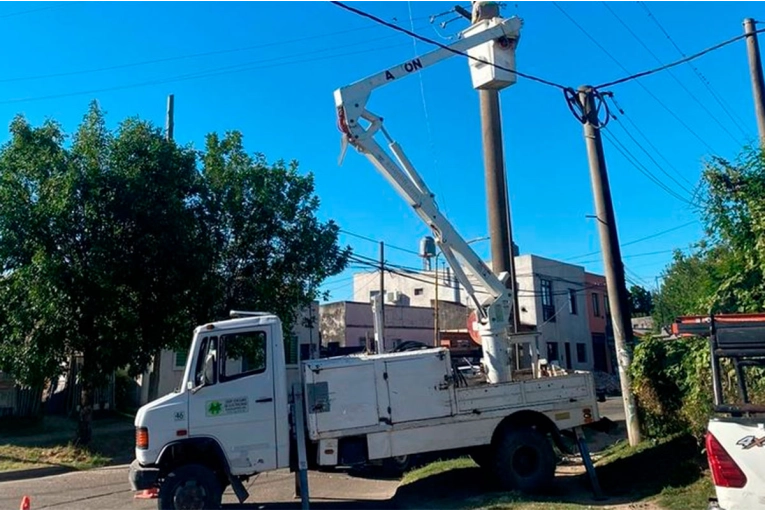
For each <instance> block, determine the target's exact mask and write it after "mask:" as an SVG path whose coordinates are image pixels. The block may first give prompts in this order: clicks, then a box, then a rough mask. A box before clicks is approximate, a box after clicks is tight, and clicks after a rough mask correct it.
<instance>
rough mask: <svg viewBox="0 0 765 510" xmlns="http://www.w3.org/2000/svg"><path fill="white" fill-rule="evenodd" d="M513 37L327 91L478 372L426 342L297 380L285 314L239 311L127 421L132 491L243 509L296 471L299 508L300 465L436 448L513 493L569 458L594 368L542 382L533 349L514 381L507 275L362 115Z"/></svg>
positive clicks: (485, 26) (491, 35) (592, 407)
mask: <svg viewBox="0 0 765 510" xmlns="http://www.w3.org/2000/svg"><path fill="white" fill-rule="evenodd" d="M519 30H520V21H519V20H518V19H517V18H511V19H501V18H494V19H491V20H488V21H483V22H480V23H477V24H475V25H473V26H472V27H471V28H469V29H468V30H467V31H466V32H465V33H463V34H462V35H463V37H462V38H461V39H460V40H459V41H457V42H455V43H454V44H452V45H450V46H449V47H448V48H441V49H438V50H436V51H434V52H431V53H428V54H425V55H423V56H421V57H420V58H416V59H414V60H411V61H407V62H405V63H403V64H401V65H397V66H394V67H391V68H389V69H387V70H385V71H383V72H382V73H379V74H377V75H375V76H372V77H371V78H368V79H365V80H362V81H360V82H357V83H355V84H352V85H350V86H348V87H344V88H341V89H339V90H337V91H336V92H335V101H336V106H337V113H338V117H339V127H340V129H341V131H342V133H343V142H344V147H347V146H348V145H351V146H353V147H354V148H356V149H357V150H358V151H359V152H361V153H363V154H364V155H365V156H367V157H368V158H369V159H370V160H371V161H372V163H373V164H374V166H375V167H376V168H377V169H378V170H379V171H380V172H381V173H382V174H383V176H385V177H386V178H387V179H388V180H389V181H390V182H391V184H392V185H393V187H394V188H395V189H396V190H397V191H398V192H399V193H400V194H401V196H402V197H403V198H404V199H405V200H406V201H407V202H408V203H409V204H410V205H411V206H412V207H413V208H414V210H415V212H416V213H417V214H418V215H419V216H420V217H421V218H422V219H423V220H424V221H425V222H426V223H427V225H428V226H429V227H431V228H432V230H433V232H434V236H435V238H436V241H437V243H438V244H439V246H440V248H441V250H442V252H443V254H444V256H445V257H446V259H447V260H448V262H449V264H450V265H451V267H452V269H453V271H454V272H455V274H456V275H457V277H458V279H459V281H460V283H461V284H462V285H463V286H464V287H465V288H466V290H467V292H468V293H469V295H470V296H471V298H472V300H473V301H474V303H475V307H476V309H477V315H478V322H479V324H478V329H479V332H480V335H481V342H482V348H483V372H484V374H483V376H482V377H479V378H477V379H475V378H474V379H472V380H469V379H467V378H466V377H464V376H462V375H460V373H459V371H457V370H454V368H453V367H452V362H451V359H450V353H449V350H448V349H445V348H440V347H435V348H432V349H425V350H418V351H412V352H402V353H389V354H385V353H378V354H362V355H353V356H340V357H333V358H325V359H307V360H301V361H299V363H298V367H297V368H298V373H299V377H298V378H297V379H296V382H294V383H292V384H291V383H290V382H289V380H290V378H289V377H288V371H289V367H288V366H287V365H286V364H285V348H284V337H283V332H282V322H281V320H280V319H279V318H278V317H276V316H274V315H272V314H268V313H247V312H232V318H231V319H228V320H222V321H219V322H212V323H209V324H205V325H202V326H199V327H197V328H196V329H195V330H194V334H193V339H192V343H191V349H190V351H189V355H188V362H187V365H186V369H185V372H184V376H183V381H182V384H181V387H180V389H179V390H178V391H177V392H175V393H172V394H170V395H166V396H164V397H162V398H160V399H158V400H156V401H154V402H151V403H149V404H147V405H145V406H143V407H142V408H141V409H140V410H139V412H138V414H137V415H136V419H135V426H136V449H135V455H136V459H135V460H134V462H133V464H132V465H131V470H130V482H131V486H132V488H133V489H134V490H151V489H157V488H158V489H159V490H158V504H159V508H160V509H167V508H173V509H180V508H215V507H217V506H219V505H220V503H221V497H222V492H223V490H224V489H225V488H226V487H227V486H231V488H232V489H233V491H234V492H235V494H236V495H237V497H238V499H239V500H240V501H242V502H243V501H244V500H246V499H247V498H248V493H247V490H246V489H245V488H244V486H243V484H242V481H243V480H247V479H248V478H250V477H252V476H255V475H257V474H259V473H263V472H267V471H272V470H276V469H282V468H289V469H291V470H293V471H297V472H298V473H299V475H300V478H299V480H300V484H299V485H300V487H301V493H302V496H303V498H304V505H307V501H308V498H307V476H306V469H308V468H312V467H321V466H338V465H341V466H348V465H355V464H364V463H368V462H370V461H377V460H382V459H392V458H401V457H403V456H408V455H414V454H420V453H425V452H440V451H464V452H466V453H469V454H471V455H472V456H473V458H474V459H475V460H476V462H478V463H479V464H480V465H481V466H482V467H484V468H486V470H487V472H489V473H491V474H492V476H493V477H494V478H495V479H496V480H497V482H498V483H499V484H500V486H501V487H504V488H507V489H520V490H540V489H544V488H546V487H547V486H548V485H549V484H550V482H551V481H552V479H553V477H554V472H555V464H556V457H555V454H554V450H553V443H554V444H556V445H557V446H558V447H559V448H560V449H561V450H563V451H567V450H568V448H567V445H566V443H565V442H564V441H563V440H562V435H563V434H566V433H567V432H570V431H572V430H574V429H575V428H576V427H581V426H583V425H586V424H589V423H593V422H595V421H597V420H598V407H597V402H596V395H595V385H594V380H593V377H592V374H591V373H587V372H582V373H573V374H567V375H563V376H557V377H544V376H542V374H541V372H540V371H539V370H538V369H537V366H536V360H537V359H538V357H536V356H535V357H534V364H533V376H532V377H531V378H526V379H525V380H520V378H515V379H514V375H513V370H512V365H513V363H512V361H513V360H512V359H511V356H512V353H513V351H514V349H513V347H514V345H515V344H525V345H529V346H530V348H531V351H532V352H534V353H537V349H536V342H537V336H536V334H533V333H531V334H530V333H526V334H512V333H511V332H510V324H511V322H510V319H511V316H510V311H511V306H510V302H511V301H510V296H509V291H508V290H507V288H506V286H505V279H506V278H507V275H506V274H502V275H500V276H499V277H497V276H495V275H494V274H493V273H492V272H491V271H490V270H489V268H488V267H487V266H486V265H485V264H484V262H483V261H482V260H481V259H480V258H479V257H478V255H476V254H475V253H474V252H473V251H472V249H471V248H470V246H469V245H468V244H467V243H466V242H465V240H464V239H463V238H462V237H460V236H459V234H458V233H457V232H456V230H455V229H454V227H453V226H452V225H451V224H450V223H449V222H448V220H447V219H446V218H444V216H443V215H441V213H440V212H439V211H438V209H437V206H436V203H435V200H434V198H433V195H432V194H431V193H430V191H428V189H427V187H426V186H425V183H424V182H423V180H422V179H421V178H420V176H419V175H418V174H417V172H416V171H415V170H414V168H413V167H412V165H411V164H410V163H409V161H408V159H407V158H406V156H404V154H403V152H402V151H401V149H400V147H399V146H398V145H397V144H396V143H395V142H392V141H390V139H389V147H390V150H391V152H392V153H393V154H394V155H395V158H396V160H397V161H398V163H396V162H394V160H393V159H392V158H391V157H390V156H389V155H388V154H387V152H386V151H385V150H384V149H383V148H382V147H381V146H380V145H379V144H378V143H377V142H376V141H375V139H374V135H375V134H376V133H378V132H381V133H383V134H384V135H385V136H386V138H388V135H387V133H386V132H385V130H384V129H383V127H382V119H381V118H380V117H378V116H376V115H374V114H372V113H370V112H369V111H367V110H366V104H367V101H368V99H369V95H370V92H371V91H372V90H373V89H374V88H377V87H380V86H382V85H385V84H387V83H391V82H394V81H396V80H397V79H399V78H402V77H404V76H407V75H410V74H413V73H415V72H416V71H418V70H420V69H423V68H425V67H427V66H430V65H433V64H435V63H437V62H440V61H442V60H444V59H446V58H448V57H450V56H453V55H455V54H456V53H462V52H469V53H470V54H471V55H473V56H476V57H477V58H479V59H481V60H482V61H483V62H485V61H488V62H494V63H497V64H500V65H501V66H502V67H505V68H512V67H514V57H513V55H514V49H515V43H516V42H517V40H518V37H519ZM455 52H456V53H455ZM483 62H481V61H479V62H476V61H474V60H471V71H475V72H474V75H473V77H474V85H475V84H476V83H477V86H493V87H498V88H501V87H503V86H507V85H509V84H512V83H513V82H514V81H515V74H514V73H512V72H506V71H501V70H499V69H498V68H495V67H493V66H491V65H486V64H485V63H483ZM476 73H477V74H476ZM476 80H477V82H476ZM362 119H365V120H366V121H368V122H369V126H368V127H363V126H362V125H361V123H360V121H361V120H362ZM573 437H574V439H576V437H577V436H576V435H573ZM581 445H582V443H581V442H580V447H581Z"/></svg>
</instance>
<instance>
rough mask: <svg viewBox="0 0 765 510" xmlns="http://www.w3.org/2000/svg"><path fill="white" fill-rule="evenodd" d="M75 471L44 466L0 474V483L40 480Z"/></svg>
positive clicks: (67, 467) (60, 467) (66, 467)
mask: <svg viewBox="0 0 765 510" xmlns="http://www.w3.org/2000/svg"><path fill="white" fill-rule="evenodd" d="M72 471H77V470H76V469H74V468H73V467H69V466H46V467H41V468H32V469H17V470H15V471H4V472H0V483H2V482H17V481H19V480H29V479H31V478H42V477H45V476H54V475H62V474H64V473H70V472H72Z"/></svg>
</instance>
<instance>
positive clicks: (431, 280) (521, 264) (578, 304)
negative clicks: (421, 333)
mask: <svg viewBox="0 0 765 510" xmlns="http://www.w3.org/2000/svg"><path fill="white" fill-rule="evenodd" d="M489 264H490V263H489ZM515 272H516V280H517V284H518V285H517V288H518V307H519V309H520V321H521V323H522V324H526V325H530V326H535V327H536V328H537V329H538V331H539V332H540V339H539V347H540V350H541V352H540V354H541V355H542V356H547V359H548V360H550V361H554V360H557V361H558V363H559V364H560V366H562V367H565V368H571V369H577V370H591V369H592V368H593V350H592V336H591V333H590V325H589V322H588V317H587V313H586V302H585V299H586V297H587V293H586V290H587V284H586V283H585V270H584V268H583V267H581V266H577V265H573V264H567V263H565V262H560V261H556V260H551V259H546V258H543V257H538V256H536V255H520V256H516V257H515ZM435 276H436V274H435V272H434V271H419V272H415V271H403V270H396V272H394V273H390V272H386V274H385V302H386V303H387V304H391V305H401V306H407V305H408V306H428V307H430V306H433V303H434V302H435V300H436V284H435ZM438 277H439V279H438V300H439V302H441V301H450V302H455V303H461V304H463V305H465V306H468V307H472V303H471V302H470V299H469V297H468V295H467V293H466V292H465V289H464V287H462V286H461V285H459V284H458V283H457V281H456V279H455V278H454V275H453V274H452V272H451V271H447V270H444V269H441V270H439V271H438ZM379 278H380V276H379V272H363V273H357V274H355V275H354V277H353V293H354V295H353V300H354V301H359V302H369V299H370V297H371V296H372V295H373V294H375V293H377V292H379Z"/></svg>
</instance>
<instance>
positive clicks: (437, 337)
mask: <svg viewBox="0 0 765 510" xmlns="http://www.w3.org/2000/svg"><path fill="white" fill-rule="evenodd" d="M439 255H441V252H438V253H437V254H436V266H435V267H434V272H433V276H434V277H435V286H436V288H435V291H436V299H435V301H434V303H433V308H434V312H435V313H434V314H433V317H434V319H435V327H434V328H433V347H440V346H441V321H440V319H441V317H440V316H439V315H438V256H439Z"/></svg>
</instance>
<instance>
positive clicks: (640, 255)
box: [577, 249, 675, 264]
mask: <svg viewBox="0 0 765 510" xmlns="http://www.w3.org/2000/svg"><path fill="white" fill-rule="evenodd" d="M674 251H675V250H674V249H672V250H659V251H648V252H643V253H632V254H630V255H622V258H623V259H634V258H638V257H650V256H652V255H663V254H665V253H673V252H674ZM594 262H600V260H599V259H591V260H582V261H580V262H577V264H590V263H594Z"/></svg>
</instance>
